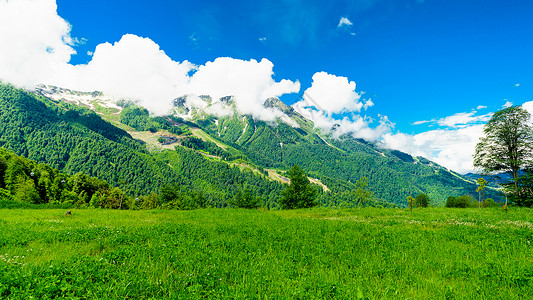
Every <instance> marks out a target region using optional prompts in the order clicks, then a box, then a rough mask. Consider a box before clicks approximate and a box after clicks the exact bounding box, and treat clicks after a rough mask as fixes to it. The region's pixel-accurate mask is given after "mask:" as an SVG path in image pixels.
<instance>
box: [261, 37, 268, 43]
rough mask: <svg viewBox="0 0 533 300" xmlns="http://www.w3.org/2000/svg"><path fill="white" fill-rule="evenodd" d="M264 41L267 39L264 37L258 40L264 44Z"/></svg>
mask: <svg viewBox="0 0 533 300" xmlns="http://www.w3.org/2000/svg"><path fill="white" fill-rule="evenodd" d="M266 40H267V38H266V37H260V38H259V41H260V42H261V43H264V42H266Z"/></svg>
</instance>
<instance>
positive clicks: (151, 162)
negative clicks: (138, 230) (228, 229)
mask: <svg viewBox="0 0 533 300" xmlns="http://www.w3.org/2000/svg"><path fill="white" fill-rule="evenodd" d="M0 147H4V148H6V149H9V150H12V151H14V152H15V153H16V154H17V155H21V156H24V157H27V158H29V159H32V160H35V161H38V162H42V163H46V164H48V165H49V166H50V167H52V168H57V169H59V170H61V171H62V172H65V173H68V174H75V173H77V172H83V173H84V174H87V175H89V176H94V177H97V178H100V179H103V180H106V181H107V182H109V183H110V184H111V185H113V186H117V187H121V188H123V189H124V190H125V192H126V193H127V194H129V195H132V196H139V195H148V194H150V193H160V191H161V189H162V188H163V187H165V186H172V187H175V188H176V189H179V190H180V191H181V192H183V193H189V192H190V191H203V195H202V197H204V198H205V201H206V202H207V203H209V204H210V205H213V206H225V205H227V203H228V201H229V200H230V199H232V197H233V195H234V194H235V193H236V191H237V190H238V189H239V188H242V186H243V185H246V186H247V187H248V188H249V189H251V191H252V192H253V193H254V194H256V195H257V196H260V197H261V199H263V201H264V202H265V203H274V205H275V202H276V199H277V194H278V193H279V191H280V190H281V189H282V185H281V184H280V183H277V182H274V181H269V180H266V179H265V178H263V177H262V176H260V175H257V174H254V173H253V172H251V171H241V170H239V168H237V167H231V166H229V165H228V164H226V163H223V162H219V161H216V160H208V159H206V158H204V157H202V156H201V155H200V154H198V153H196V152H194V151H192V150H188V149H185V148H182V147H178V148H177V149H176V150H175V151H164V152H161V153H150V152H149V151H148V150H147V149H146V147H145V145H144V144H143V143H142V142H139V141H137V140H134V139H132V138H131V136H130V135H129V134H128V133H127V132H126V131H124V130H122V129H119V128H117V127H115V126H113V125H111V124H110V123H108V122H106V121H104V120H103V119H102V118H101V117H100V116H99V115H97V114H96V113H95V112H93V111H91V110H89V109H87V108H84V107H80V106H75V105H72V104H68V103H64V102H57V103H56V102H54V101H52V100H50V99H47V98H44V97H41V96H35V95H34V94H32V93H29V92H26V91H23V90H20V89H16V88H14V87H12V86H10V85H5V84H2V85H0Z"/></svg>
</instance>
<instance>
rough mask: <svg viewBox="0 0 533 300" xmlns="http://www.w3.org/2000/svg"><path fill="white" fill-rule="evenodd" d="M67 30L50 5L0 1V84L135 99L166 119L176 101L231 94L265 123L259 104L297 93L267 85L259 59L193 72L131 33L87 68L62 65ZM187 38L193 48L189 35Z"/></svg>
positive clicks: (294, 85)
mask: <svg viewBox="0 0 533 300" xmlns="http://www.w3.org/2000/svg"><path fill="white" fill-rule="evenodd" d="M70 29H71V27H70V25H69V24H68V23H67V22H66V21H65V20H64V19H62V18H61V17H60V16H58V14H57V5H56V3H55V1H54V0H42V1H33V0H17V1H4V0H0V45H2V46H1V47H0V79H2V80H5V81H8V82H11V83H14V84H16V85H19V86H24V87H27V88H33V86H34V85H35V84H39V83H44V84H51V85H58V86H62V87H67V88H71V89H78V90H90V91H92V90H99V91H103V92H104V93H106V94H109V95H111V96H114V97H126V98H135V99H138V100H140V101H141V104H142V105H143V106H146V107H147V108H148V109H149V110H150V111H152V112H153V113H156V114H163V113H166V112H167V111H168V109H169V108H170V107H171V103H172V99H174V98H176V97H178V96H182V95H187V94H197V95H203V94H209V95H212V96H214V97H213V98H215V97H222V96H231V95H233V96H235V99H236V101H237V105H238V107H239V109H242V111H243V112H244V113H252V114H254V116H256V117H258V118H262V117H265V118H266V119H268V120H271V119H273V118H274V115H275V113H273V112H271V111H268V110H267V111H261V110H260V109H259V104H262V103H263V102H264V101H265V100H266V99H267V98H268V97H273V96H280V95H282V94H284V93H294V92H298V91H299V89H300V83H299V82H298V81H296V82H293V81H290V80H281V81H279V82H276V81H274V79H273V75H274V73H273V64H272V63H271V62H270V61H268V60H266V59H263V60H261V61H260V62H257V61H255V60H250V61H243V60H237V59H232V58H220V59H216V60H215V61H214V62H208V63H207V64H205V65H204V66H199V67H196V66H194V65H192V64H191V63H189V62H187V61H184V62H176V61H173V60H172V59H171V58H170V57H168V56H167V55H166V54H165V52H164V51H163V50H161V49H160V48H159V45H157V44H156V43H155V42H153V41H152V40H150V39H149V38H142V37H138V36H136V35H131V34H126V35H124V36H123V37H122V38H121V39H120V41H118V42H115V43H113V44H111V43H103V44H100V45H98V46H97V47H96V49H95V50H94V51H89V52H88V53H87V54H88V55H89V56H92V59H91V61H90V62H88V63H87V64H86V65H75V66H74V65H72V64H69V61H70V58H71V55H73V54H75V53H76V52H75V50H74V48H73V46H74V45H75V40H77V39H75V38H74V39H73V38H71V36H70ZM190 39H191V41H192V42H193V43H194V42H197V38H196V36H195V34H192V35H191V36H190ZM81 41H83V39H81ZM196 69H198V71H197V72H196V73H194V75H192V76H190V74H191V73H193V72H194V70H196ZM263 113H265V115H264V116H263Z"/></svg>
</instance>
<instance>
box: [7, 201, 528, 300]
mask: <svg viewBox="0 0 533 300" xmlns="http://www.w3.org/2000/svg"><path fill="white" fill-rule="evenodd" d="M64 212H65V210H46V209H44V210H23V209H13V210H8V209H3V210H0V298H2V299H4V298H8V299H10V298H12V299H29V298H30V297H32V296H33V297H36V298H41V299H47V298H57V297H67V298H74V299H76V298H81V299H92V298H98V299H110V298H111V299H123V298H131V299H139V298H143V299H147V298H156V299H182V298H202V297H203V298H235V299H246V298H252V299H279V298H303V299H336V298H337V299H358V298H368V299H383V298H387V299H391V298H392V299H396V298H397V299H483V298H489V299H490V298H492V299H513V298H514V299H526V298H529V299H531V298H533V250H532V245H531V241H532V240H533V216H532V212H533V211H532V210H530V209H522V210H518V209H513V210H511V211H510V212H509V216H508V219H507V218H506V216H505V214H504V213H503V212H502V211H500V210H499V209H482V210H478V209H443V208H431V209H419V210H415V211H413V213H410V212H409V211H408V210H399V209H398V210H392V209H372V208H369V209H354V210H328V209H311V210H296V211H259V210H254V211H250V210H233V209H206V210H196V211H115V210H113V211H111V210H73V211H72V216H64V215H63V213H64Z"/></svg>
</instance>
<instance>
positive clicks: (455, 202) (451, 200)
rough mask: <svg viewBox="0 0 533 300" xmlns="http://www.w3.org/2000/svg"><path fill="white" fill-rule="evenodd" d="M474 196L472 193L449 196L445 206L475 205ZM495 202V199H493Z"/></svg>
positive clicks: (465, 206) (463, 206)
mask: <svg viewBox="0 0 533 300" xmlns="http://www.w3.org/2000/svg"><path fill="white" fill-rule="evenodd" d="M473 200H474V198H473V197H472V196H470V195H462V196H459V197H452V196H450V197H448V199H447V200H446V204H445V205H444V206H445V207H458V208H467V207H473V206H474V204H473V202H472V201H473ZM487 200H488V199H487ZM493 202H494V200H493Z"/></svg>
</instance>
